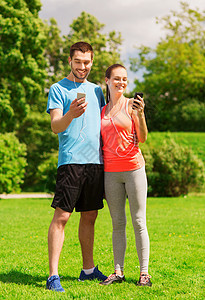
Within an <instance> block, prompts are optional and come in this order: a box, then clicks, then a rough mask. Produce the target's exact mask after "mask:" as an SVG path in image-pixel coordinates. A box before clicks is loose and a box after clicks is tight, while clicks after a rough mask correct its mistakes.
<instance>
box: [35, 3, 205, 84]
mask: <svg viewBox="0 0 205 300" xmlns="http://www.w3.org/2000/svg"><path fill="white" fill-rule="evenodd" d="M184 1H185V0H184ZM185 2H187V3H188V4H189V5H190V7H191V8H194V9H196V8H199V9H200V11H202V10H205V1H204V0H186V1H185ZM41 3H42V8H41V11H40V13H39V16H40V18H42V19H43V20H49V19H50V18H52V17H53V18H54V19H55V20H56V21H57V23H58V26H59V28H60V30H61V33H62V35H67V34H68V33H69V30H70V27H69V25H70V24H71V23H72V22H73V20H74V19H76V18H78V17H79V16H80V14H81V12H82V11H85V12H86V13H89V14H91V15H93V16H95V17H96V18H97V20H98V21H99V22H100V23H102V24H105V26H104V28H103V31H102V33H109V32H111V31H113V30H115V31H116V32H121V35H122V39H123V43H122V46H121V47H120V48H121V59H122V60H123V62H124V65H125V66H126V67H127V70H128V79H129V85H128V88H129V89H130V90H132V89H133V87H134V85H133V81H134V78H135V77H136V76H138V77H139V78H140V77H141V74H140V73H139V74H138V75H136V74H134V73H133V72H131V71H129V57H136V48H135V46H137V47H138V46H140V45H145V46H149V47H155V46H156V45H157V43H158V42H159V41H160V38H163V36H164V35H165V31H164V30H163V28H162V25H161V24H156V17H159V18H160V17H164V16H166V15H168V14H169V13H170V11H171V10H174V11H180V0H41Z"/></svg>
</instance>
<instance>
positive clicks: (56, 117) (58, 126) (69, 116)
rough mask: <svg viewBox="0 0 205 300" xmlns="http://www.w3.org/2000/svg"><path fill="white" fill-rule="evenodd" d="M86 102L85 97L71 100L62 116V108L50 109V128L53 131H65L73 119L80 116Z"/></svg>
mask: <svg viewBox="0 0 205 300" xmlns="http://www.w3.org/2000/svg"><path fill="white" fill-rule="evenodd" d="M87 105H88V102H85V98H81V99H79V100H77V98H76V99H75V100H73V101H72V102H71V105H70V109H69V111H68V112H67V113H66V114H65V115H64V116H63V111H62V109H59V108H56V109H51V110H50V115H51V129H52V131H53V132H54V133H56V134H57V133H59V132H63V131H65V130H66V129H67V128H68V126H69V125H70V123H71V122H72V120H73V119H75V118H78V117H80V116H81V115H82V114H83V113H84V112H85V110H86V108H87Z"/></svg>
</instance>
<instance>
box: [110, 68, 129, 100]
mask: <svg viewBox="0 0 205 300" xmlns="http://www.w3.org/2000/svg"><path fill="white" fill-rule="evenodd" d="M105 82H106V83H107V85H108V87H109V91H110V93H118V94H123V93H124V91H125V89H126V87H127V71H126V70H125V69H124V68H121V67H117V68H115V69H113V70H112V72H111V75H110V78H105Z"/></svg>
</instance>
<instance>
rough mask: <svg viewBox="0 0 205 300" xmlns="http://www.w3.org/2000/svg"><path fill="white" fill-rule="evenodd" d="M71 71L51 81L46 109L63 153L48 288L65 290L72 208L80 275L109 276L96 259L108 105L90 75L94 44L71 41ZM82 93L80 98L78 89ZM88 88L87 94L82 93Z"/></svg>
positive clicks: (82, 277)
mask: <svg viewBox="0 0 205 300" xmlns="http://www.w3.org/2000/svg"><path fill="white" fill-rule="evenodd" d="M68 61H69V64H70V66H71V72H70V74H69V75H68V76H67V77H66V78H64V79H62V80H61V81H59V82H58V83H55V84H53V85H52V86H51V88H50V91H49V96H48V105H47V112H48V113H50V116H51V129H52V131H53V132H54V133H56V134H58V138H59V157H58V170H57V180H56V192H55V196H54V199H53V202H52V204H51V206H52V207H53V208H55V213H54V217H53V220H52V222H51V224H50V228H49V231H48V252H49V270H50V274H49V278H48V280H47V283H46V286H47V288H48V289H50V290H54V291H58V292H64V289H63V288H62V286H61V284H60V278H59V275H58V262H59V258H60V253H61V249H62V246H63V241H64V228H65V225H66V223H67V221H68V219H69V218H70V216H71V214H72V212H73V210H74V208H75V210H76V211H78V212H81V218H80V223H79V240H80V244H81V250H82V258H83V270H82V271H81V273H80V277H79V280H80V281H84V280H87V279H89V280H91V279H98V280H105V279H106V278H107V277H106V276H105V275H103V274H102V273H101V272H100V271H99V270H98V268H97V267H95V265H94V261H93V243H94V224H95V220H96V218H97V214H98V209H101V208H103V164H102V155H101V152H100V151H101V150H100V111H101V107H102V106H104V105H105V100H104V96H103V93H102V89H101V88H100V87H99V86H97V85H96V84H93V83H91V82H88V81H87V77H88V75H89V72H90V70H91V67H92V63H93V49H92V47H91V45H90V44H88V43H85V42H78V43H75V44H74V45H72V46H71V48H70V56H69V58H68ZM78 93H81V95H80V97H82V98H79V97H78V98H77V94H78ZM83 94H85V96H84V95H83Z"/></svg>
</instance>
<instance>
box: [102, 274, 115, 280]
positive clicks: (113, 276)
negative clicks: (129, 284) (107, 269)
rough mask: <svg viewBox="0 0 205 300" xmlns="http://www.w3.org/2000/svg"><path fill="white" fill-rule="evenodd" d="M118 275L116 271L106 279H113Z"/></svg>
mask: <svg viewBox="0 0 205 300" xmlns="http://www.w3.org/2000/svg"><path fill="white" fill-rule="evenodd" d="M115 277H116V274H115V273H114V274H110V275H109V276H108V278H107V279H106V280H105V281H108V280H110V279H112V278H115Z"/></svg>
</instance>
